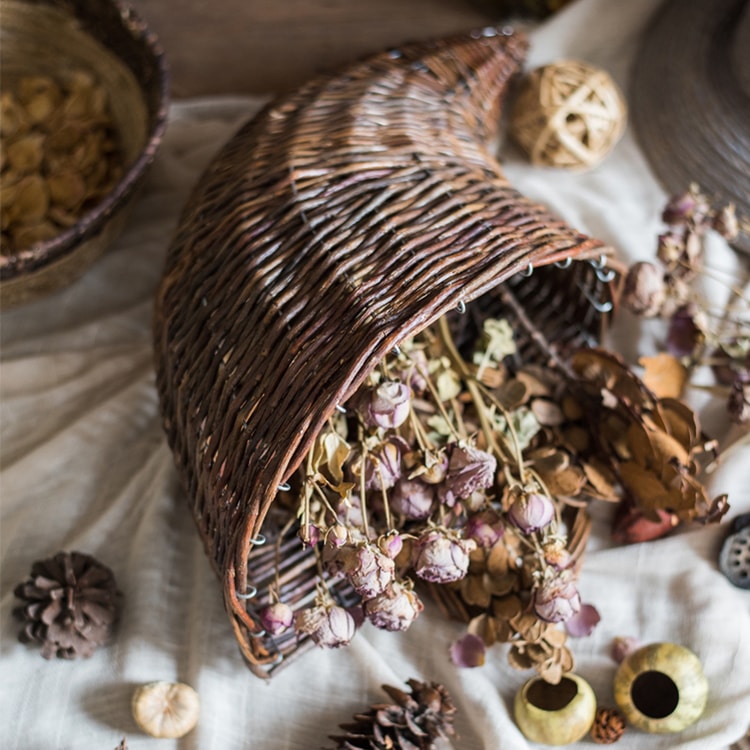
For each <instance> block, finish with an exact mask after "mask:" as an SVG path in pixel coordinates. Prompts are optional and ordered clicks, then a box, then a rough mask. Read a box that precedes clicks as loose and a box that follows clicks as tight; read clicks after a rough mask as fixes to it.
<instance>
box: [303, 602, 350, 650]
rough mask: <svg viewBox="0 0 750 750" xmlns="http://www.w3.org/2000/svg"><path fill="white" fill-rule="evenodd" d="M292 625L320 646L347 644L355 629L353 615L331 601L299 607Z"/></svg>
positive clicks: (334, 646) (332, 646)
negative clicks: (306, 607) (305, 607)
mask: <svg viewBox="0 0 750 750" xmlns="http://www.w3.org/2000/svg"><path fill="white" fill-rule="evenodd" d="M294 627H295V629H296V631H297V633H298V634H299V635H309V636H310V638H312V640H313V643H315V644H316V645H317V646H320V647H321V648H338V647H339V646H347V645H348V644H349V642H350V641H351V639H352V638H353V637H354V633H355V632H356V630H357V626H356V623H355V621H354V617H352V615H351V614H350V613H349V612H348V611H347V610H345V609H344V608H343V607H339V606H338V605H336V604H332V603H318V604H316V605H315V606H313V607H310V608H309V609H301V610H300V611H299V612H297V614H296V615H295V616H294Z"/></svg>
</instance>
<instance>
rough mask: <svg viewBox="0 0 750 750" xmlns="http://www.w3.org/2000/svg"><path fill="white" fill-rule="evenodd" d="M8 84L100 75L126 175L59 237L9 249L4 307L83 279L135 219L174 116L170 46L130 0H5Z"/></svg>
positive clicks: (2, 276) (3, 261)
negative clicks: (135, 203)
mask: <svg viewBox="0 0 750 750" xmlns="http://www.w3.org/2000/svg"><path fill="white" fill-rule="evenodd" d="M0 14H2V27H1V30H0V47H1V48H2V89H3V91H9V90H12V89H13V88H14V87H15V84H16V83H17V82H18V81H19V80H20V79H21V78H24V77H28V76H46V77H48V78H50V79H52V80H55V81H61V80H64V78H65V76H66V75H70V74H71V73H72V71H83V72H85V73H87V74H90V75H91V77H92V78H93V79H94V80H95V81H96V84H97V85H98V86H101V87H102V88H103V89H104V91H105V92H106V94H107V98H108V101H109V109H110V115H111V120H112V123H113V129H114V130H115V132H116V133H117V136H118V141H119V154H120V158H121V160H122V174H121V177H120V178H119V180H118V181H117V182H116V183H115V185H114V187H113V188H112V189H111V190H110V192H109V193H107V194H106V195H105V196H104V197H103V198H101V199H100V200H99V202H98V203H96V204H95V205H94V206H93V207H91V208H89V209H88V210H86V211H85V212H84V213H83V214H82V215H81V216H80V217H79V218H78V220H77V222H76V223H75V224H73V225H72V226H70V227H68V228H67V229H62V230H61V232H60V233H59V234H57V235H55V236H54V237H52V238H51V239H46V240H44V241H40V242H37V243H35V244H32V245H30V246H29V247H26V248H23V249H19V250H15V249H11V248H3V249H2V253H1V254H0V306H2V307H3V308H8V307H12V306H16V305H19V304H22V303H25V302H29V301H31V300H34V299H36V298H38V297H41V296H44V295H46V294H49V293H50V292H52V291H54V290H56V289H59V288H60V287H62V286H64V285H66V284H69V283H70V282H72V281H74V280H75V279H76V278H78V277H79V276H80V275H81V274H82V273H83V272H84V271H85V270H86V269H87V268H88V267H89V266H90V265H91V264H92V263H93V262H94V261H95V260H96V259H97V258H98V257H99V256H100V255H101V254H102V253H103V252H104V251H105V249H106V248H107V247H108V245H109V244H110V243H111V242H112V240H113V239H114V237H115V236H116V235H117V234H118V232H119V231H120V230H121V229H122V227H123V225H124V224H125V220H126V215H127V209H128V207H129V206H130V204H131V203H132V199H133V196H134V195H135V193H136V189H137V188H138V186H139V185H140V184H141V183H142V181H143V178H144V176H145V174H146V171H147V169H148V167H149V165H150V164H151V163H152V161H153V159H154V156H155V154H156V151H157V149H158V147H159V144H160V142H161V139H162V136H163V134H164V130H165V127H166V120H167V104H168V74H167V68H166V63H165V59H164V53H163V51H162V49H161V47H160V45H159V43H158V41H157V39H156V37H155V36H154V35H153V33H152V32H150V31H149V30H148V28H147V27H146V25H145V23H144V22H143V21H142V20H141V19H140V18H139V17H138V16H137V15H136V14H135V13H134V12H133V10H132V9H131V8H129V7H128V6H126V5H125V4H124V3H122V2H120V0H31V1H30V0H0Z"/></svg>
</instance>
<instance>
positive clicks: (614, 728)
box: [591, 708, 625, 745]
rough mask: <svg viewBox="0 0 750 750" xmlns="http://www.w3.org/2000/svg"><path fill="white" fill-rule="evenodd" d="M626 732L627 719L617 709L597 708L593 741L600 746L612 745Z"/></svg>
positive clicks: (592, 729)
mask: <svg viewBox="0 0 750 750" xmlns="http://www.w3.org/2000/svg"><path fill="white" fill-rule="evenodd" d="M624 732H625V717H624V716H623V714H622V713H620V711H618V710H617V709H616V708H597V710H596V716H595V717H594V723H593V725H592V726H591V739H592V740H594V742H596V743H597V744H598V745H611V744H612V743H613V742H617V740H619V739H620V737H622V735H623V733H624Z"/></svg>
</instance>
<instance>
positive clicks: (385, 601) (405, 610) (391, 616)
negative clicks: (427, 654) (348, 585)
mask: <svg viewBox="0 0 750 750" xmlns="http://www.w3.org/2000/svg"><path fill="white" fill-rule="evenodd" d="M423 609H424V605H423V604H422V602H421V601H420V600H419V597H418V596H417V595H416V594H415V593H414V592H413V591H412V589H411V587H410V586H408V585H405V584H404V583H401V582H399V581H394V582H393V583H392V584H391V586H389V587H388V588H387V589H386V590H385V591H383V593H381V594H378V596H376V597H374V598H372V599H368V600H367V601H366V602H365V603H364V610H365V617H366V618H367V619H368V620H369V621H370V622H371V623H372V624H373V625H374V626H375V627H376V628H381V629H382V630H391V631H398V630H406V629H407V628H408V627H409V626H410V625H411V624H412V623H413V622H414V620H416V619H417V616H418V615H419V613H420V612H421V611H422V610H423Z"/></svg>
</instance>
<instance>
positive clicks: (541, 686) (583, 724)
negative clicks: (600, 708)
mask: <svg viewBox="0 0 750 750" xmlns="http://www.w3.org/2000/svg"><path fill="white" fill-rule="evenodd" d="M513 712H514V715H515V719H516V724H518V728H519V729H520V730H521V731H522V732H523V734H524V736H525V737H526V738H527V739H529V740H531V741H532V742H540V743H542V744H544V745H569V744H570V743H572V742H577V741H578V740H580V739H581V737H583V736H584V735H585V734H586V733H587V732H588V731H589V729H590V728H591V725H592V724H593V723H594V715H595V714H596V697H595V696H594V691H593V690H592V689H591V686H590V685H589V684H588V682H586V680H584V679H583V678H582V677H579V676H578V675H576V674H566V675H565V676H564V677H563V678H562V679H561V680H560V682H559V683H558V684H557V685H551V684H550V683H548V682H545V681H544V680H543V679H541V678H540V677H535V678H534V679H531V680H529V681H528V682H527V683H526V684H525V685H524V686H523V687H522V688H521V689H520V690H519V691H518V692H517V693H516V699H515V704H514V707H513Z"/></svg>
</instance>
